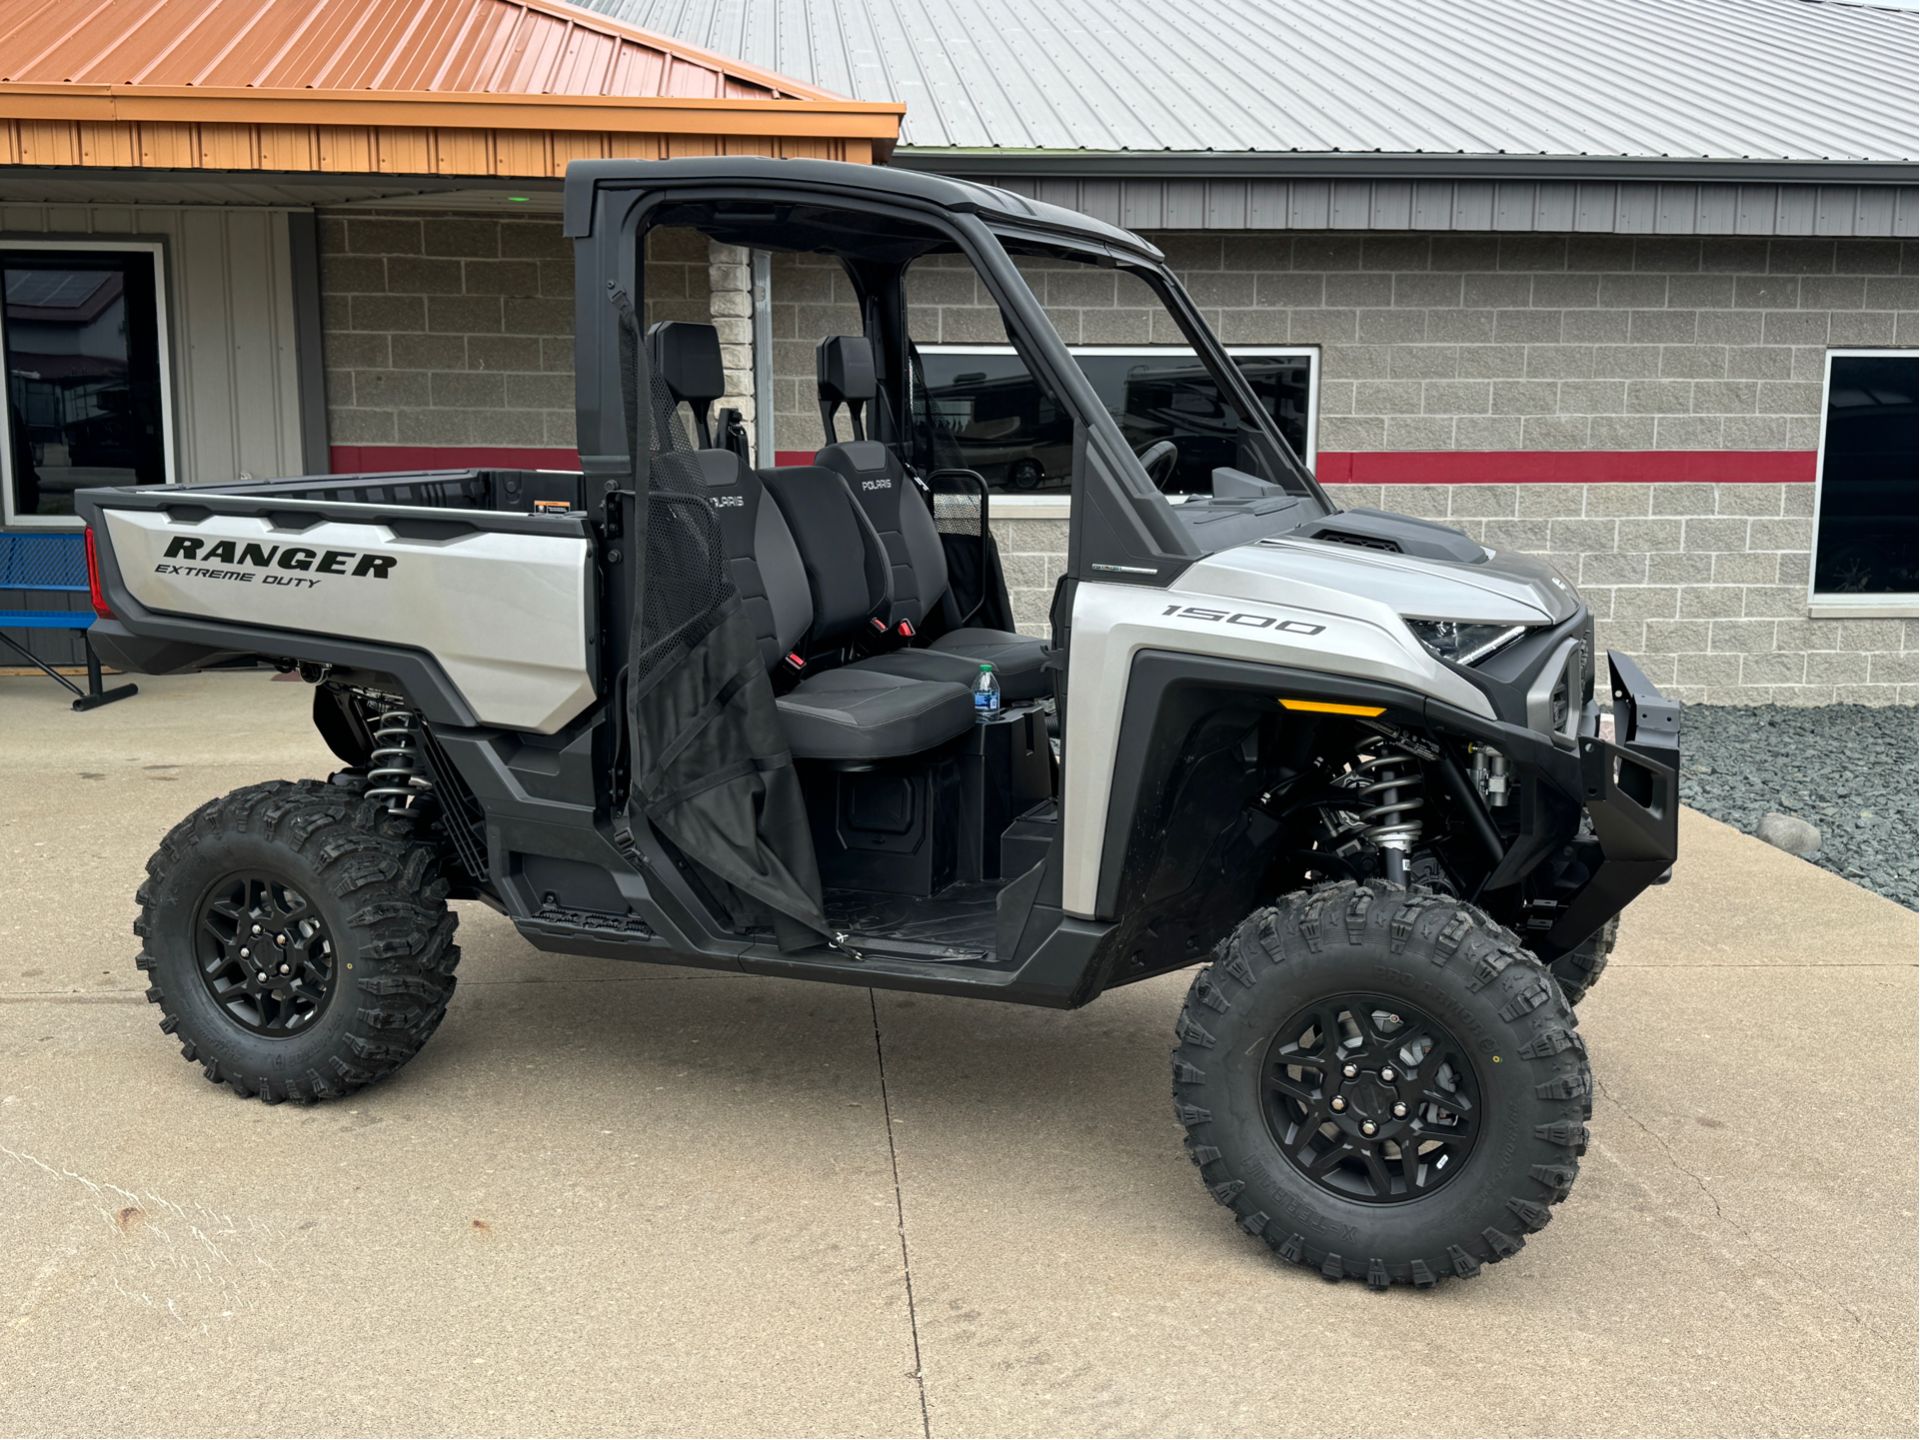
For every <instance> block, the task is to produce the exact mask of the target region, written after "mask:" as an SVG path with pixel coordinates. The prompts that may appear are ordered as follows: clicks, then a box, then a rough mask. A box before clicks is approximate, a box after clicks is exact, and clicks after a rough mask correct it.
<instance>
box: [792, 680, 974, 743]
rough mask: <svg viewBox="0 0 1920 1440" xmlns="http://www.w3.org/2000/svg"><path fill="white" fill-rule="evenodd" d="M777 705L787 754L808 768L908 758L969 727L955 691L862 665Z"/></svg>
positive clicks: (966, 696) (968, 714) (965, 704)
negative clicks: (810, 762)
mask: <svg viewBox="0 0 1920 1440" xmlns="http://www.w3.org/2000/svg"><path fill="white" fill-rule="evenodd" d="M778 703H779V707H780V721H781V724H782V725H784V726H785V727H786V732H787V740H788V743H789V744H790V745H791V746H792V748H793V753H794V754H795V755H799V756H805V757H807V758H810V759H816V760H884V759H888V758H891V757H895V756H901V755H915V754H918V753H920V752H921V751H923V750H931V749H933V748H934V747H936V746H938V745H943V744H945V743H946V742H947V741H949V740H952V739H953V738H955V737H956V736H959V735H964V734H966V733H967V731H968V730H969V729H971V728H972V726H973V723H974V712H973V696H972V695H971V694H970V693H969V692H968V691H967V690H966V689H964V688H963V687H961V686H959V685H952V684H946V683H943V682H940V681H928V680H914V679H910V678H908V677H907V676H904V675H888V674H885V673H884V672H882V671H878V670H871V669H868V668H866V667H865V666H863V665H849V666H843V667H841V668H840V669H838V670H826V671H823V672H821V673H820V674H818V675H815V676H812V677H811V678H809V679H807V680H803V681H801V682H800V685H799V686H798V687H797V688H796V689H794V690H792V691H790V692H789V693H788V694H785V695H782V696H781V697H780V698H779V702H778Z"/></svg>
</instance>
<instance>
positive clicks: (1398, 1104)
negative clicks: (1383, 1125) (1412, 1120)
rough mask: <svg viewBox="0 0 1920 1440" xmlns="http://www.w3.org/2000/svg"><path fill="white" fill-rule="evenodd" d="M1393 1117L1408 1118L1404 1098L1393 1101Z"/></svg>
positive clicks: (1398, 1118) (1397, 1118)
mask: <svg viewBox="0 0 1920 1440" xmlns="http://www.w3.org/2000/svg"><path fill="white" fill-rule="evenodd" d="M1393 1118H1394V1119H1396V1120H1404V1119H1406V1118H1407V1105H1406V1102H1405V1101H1404V1100H1396V1101H1394V1102H1393Z"/></svg>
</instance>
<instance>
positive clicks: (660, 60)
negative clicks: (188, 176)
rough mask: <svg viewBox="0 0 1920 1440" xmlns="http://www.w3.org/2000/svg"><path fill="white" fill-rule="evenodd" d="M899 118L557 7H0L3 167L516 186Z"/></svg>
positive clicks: (83, 0)
mask: <svg viewBox="0 0 1920 1440" xmlns="http://www.w3.org/2000/svg"><path fill="white" fill-rule="evenodd" d="M902 113H903V107H901V106H898V105H888V104H872V103H867V102H860V101H853V100H846V99H843V98H841V97H839V96H835V95H832V94H829V93H828V92H826V91H824V90H820V89H817V88H816V87H814V86H811V85H805V84H802V83H800V82H799V81H796V80H790V79H788V78H787V77H785V76H782V75H775V74H773V73H771V72H768V71H765V70H760V69H757V68H756V67H753V66H750V65H744V64H740V63H738V62H736V61H733V60H729V59H726V58H724V57H722V56H718V55H712V54H708V53H707V52H705V51H702V50H697V49H695V48H693V47H691V46H688V45H683V44H681V43H680V42H678V41H674V40H668V39H665V38H663V37H661V36H658V35H653V34H649V33H648V32H646V31H642V30H636V29H633V28H632V27H630V26H626V25H622V24H620V23H619V22H617V21H614V20H610V19H608V18H606V17H604V16H601V15H597V14H594V13H592V12H590V11H585V10H579V9H575V8H573V7H572V6H570V5H567V4H564V3H561V0H61V3H57V4H50V3H48V0H0V164H13V165H75V166H113V167H134V168H139V167H164V168H190V169H276V170H278V169H290V170H325V171H331V172H349V171H354V170H364V171H367V172H371V173H423V174H435V175H494V176H524V175H547V174H558V173H560V172H561V171H562V170H564V168H565V165H566V161H567V160H568V159H572V158H577V157H580V156H585V155H639V156H658V155H669V154H713V153H730V152H733V151H741V152H745V153H757V154H801V155H814V156H817V155H830V156H834V157H837V158H845V159H878V158H884V156H885V154H886V152H887V151H888V150H890V149H891V147H892V144H893V142H894V140H895V139H896V138H897V136H898V133H899V123H900V116H901V114H902ZM543 132H544V137H545V138H544V139H542V138H541V135H542V133H543Z"/></svg>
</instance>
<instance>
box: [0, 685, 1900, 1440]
mask: <svg viewBox="0 0 1920 1440" xmlns="http://www.w3.org/2000/svg"><path fill="white" fill-rule="evenodd" d="M141 687H142V693H141V695H140V696H139V697H138V698H136V699H134V700H130V701H127V702H125V703H122V704H117V705H113V706H110V707H108V708H107V709H105V710H102V711H99V712H96V713H94V714H91V715H75V714H72V713H70V712H69V711H68V710H67V708H66V705H65V703H64V700H63V698H62V696H61V695H60V694H59V693H58V692H57V691H56V690H55V689H54V687H53V686H52V685H50V684H48V683H47V682H45V681H44V680H30V679H19V680H7V679H0V857H4V859H3V860H0V1039H4V1044H0V1432H5V1433H8V1434H17V1433H58V1434H115V1435H117V1434H133V1433H142V1434H151V1433H160V1434H179V1433H188V1434H192V1433H205V1434H244V1435H327V1434H335V1433H365V1432H375V1433H383V1432H397V1433H421V1432H437V1431H449V1432H471V1433H485V1434H503V1435H504V1434H512V1435H527V1434H604V1433H621V1432H632V1433H648V1434H687V1435H728V1434H760V1433H766V1434H807V1433H844V1434H862V1435H863V1434H906V1435H919V1434H922V1433H926V1434H933V1435H983V1434H1014V1435H1025V1434H1038V1435H1080V1434H1140V1435H1169V1434H1248V1435H1254V1434H1269V1435H1291V1434H1314V1433H1329V1434H1405V1433H1414V1434H1423V1433H1430V1434H1444V1435H1501V1434H1515V1433H1546V1434H1594V1433H1597V1434H1643V1433H1644V1434H1688V1435H1693V1434H1699V1435H1710V1434H1769V1435H1771V1434H1802V1433H1814V1434H1874V1435H1897V1434H1905V1435H1911V1434H1913V1433H1914V1431H1915V1424H1916V1418H1915V1395H1914V1384H1915V1363H1914V1357H1915V1342H1916V1335H1915V1298H1916V1297H1915V1228H1916V1221H1915V1103H1916V1102H1915V1068H1914V1054H1915V970H1914V962H1915V920H1914V916H1913V915H1912V914H1911V913H1909V912H1907V911H1905V910H1903V909H1901V908H1899V907H1897V906H1895V905H1893V904H1892V903H1890V902H1888V901H1885V900H1882V899H1879V898H1877V897H1875V896H1873V895H1870V894H1868V893H1866V892H1865V891H1862V890H1858V889H1855V888H1854V887H1852V886H1850V885H1848V884H1847V883H1846V882H1844V881H1842V880H1839V879H1837V878H1835V877H1833V876H1831V875H1828V874H1825V873H1824V872H1822V871H1820V870H1817V869H1815V868H1813V867H1812V866H1809V865H1805V864H1803V863H1801V862H1799V861H1797V860H1794V859H1791V858H1790V857H1788V856H1786V855H1783V854H1780V853H1778V852H1775V851H1773V850H1770V849H1768V848H1766V847H1764V846H1762V845H1760V844H1759V843H1758V842H1756V841H1753V840H1749V839H1747V838H1745V837H1744V836H1741V835H1739V834H1737V833H1735V832H1734V831H1732V830H1729V829H1727V828H1725V827H1722V826H1720V825H1717V824H1715V823H1713V822H1711V821H1709V820H1705V819H1703V818H1700V817H1698V816H1694V815H1688V816H1687V817H1686V820H1685V823H1684V826H1683V839H1682V845H1683V858H1682V862H1681V866H1680V869H1679V871H1678V875H1677V878H1676V880H1675V882H1674V883H1673V884H1672V885H1671V886H1669V887H1667V888H1666V889H1665V890H1662V891H1658V892H1655V893H1654V894H1653V895H1652V896H1651V897H1649V898H1648V899H1646V900H1645V901H1643V902H1642V903H1641V904H1640V905H1638V906H1637V907H1636V908H1635V909H1634V911H1633V912H1632V914H1631V915H1630V917H1629V920H1628V923H1627V926H1626V929H1625V934H1624V936H1623V939H1622V942H1621V948H1620V952H1619V955H1618V958H1617V959H1616V960H1615V961H1614V965H1613V968H1612V969H1611V970H1610V971H1609V972H1608V975H1607V978H1606V979H1605V981H1604V982H1603V983H1602V984H1601V986H1600V988H1599V990H1598V991H1597V992H1596V993H1595V995H1594V997H1593V998H1592V1000H1591V1001H1590V1002H1589V1003H1588V1004H1587V1006H1586V1007H1585V1009H1584V1011H1583V1017H1582V1018H1583V1025H1584V1030H1585V1033H1586V1036H1587V1040H1588V1043H1589V1045H1590V1047H1591V1049H1592V1052H1593V1059H1594V1068H1595V1072H1596V1074H1597V1075H1598V1076H1599V1078H1600V1080H1601V1083H1602V1086H1603V1091H1602V1094H1601V1097H1600V1099H1599V1101H1598V1105H1597V1108H1596V1111H1595V1114H1594V1119H1593V1146H1592V1149H1591V1150H1590V1151H1589V1153H1588V1156H1587V1159H1586V1162H1585V1165H1584V1168H1583V1171H1582V1174H1581V1178H1580V1182H1579V1185H1578V1186H1577V1188H1576V1189H1575V1192H1574V1195H1573V1198H1572V1199H1571V1200H1570V1201H1569V1202H1568V1204H1567V1205H1566V1206H1564V1207H1563V1208H1562V1209H1561V1210H1560V1211H1559V1212H1558V1215H1557V1218H1556V1220H1555V1221H1554V1223H1553V1225H1552V1226H1551V1227H1550V1228H1549V1229H1547V1230H1546V1231H1545V1232H1544V1233H1542V1234H1541V1235H1539V1236H1538V1237H1536V1238H1535V1239H1534V1240H1533V1241H1532V1242H1531V1243H1530V1244H1529V1245H1528V1246H1527V1248H1526V1250H1525V1251H1524V1252H1523V1253H1522V1254H1521V1255H1520V1256H1518V1257H1517V1258H1516V1259H1514V1260H1512V1261H1510V1262H1508V1263H1506V1264H1504V1265H1500V1266H1498V1267H1496V1268H1494V1269H1491V1270H1489V1271H1487V1272H1486V1273H1485V1275H1484V1276H1483V1277H1482V1278H1481V1279H1480V1280H1478V1281H1476V1282H1473V1283H1471V1284H1452V1285H1447V1286H1443V1287H1442V1288H1441V1289H1440V1290H1438V1291H1437V1292H1433V1293H1416V1292H1411V1291H1408V1292H1401V1291H1394V1292H1391V1293H1387V1294H1374V1293H1371V1292H1369V1291H1367V1290H1366V1289H1365V1288H1363V1287H1360V1286H1357V1285H1342V1286H1329V1285H1327V1284H1325V1283H1324V1282H1322V1281H1321V1280H1320V1279H1318V1278H1317V1277H1315V1276H1314V1275H1312V1274H1309V1273H1307V1272H1305V1271H1301V1270H1294V1269H1289V1268H1286V1267H1284V1266H1282V1265H1280V1264H1278V1263H1277V1262H1276V1261H1274V1260H1272V1259H1271V1258H1270V1257H1269V1256H1268V1255H1267V1253H1266V1252H1265V1251H1264V1250H1263V1249H1262V1248H1261V1247H1259V1246H1257V1245H1255V1244H1253V1243H1252V1242H1250V1241H1249V1240H1247V1238H1246V1237H1245V1236H1243V1235H1241V1234H1239V1233H1238V1232H1237V1231H1236V1230H1235V1229H1234V1228H1233V1226H1232V1225H1231V1224H1230V1223H1229V1221H1228V1218H1227V1216H1226V1213H1225V1212H1224V1211H1222V1210H1220V1209H1219V1208H1218V1207H1217V1206H1215V1204H1214V1203H1213V1201H1212V1200H1211V1199H1209V1198H1208V1197H1207V1195H1206V1194H1205V1192H1204V1191H1202V1189H1201V1188H1200V1186H1199V1184H1198V1183H1197V1182H1196V1180H1195V1177H1194V1174H1193V1171H1192V1168H1191V1167H1190V1166H1189V1165H1188V1164H1187V1162H1186V1160H1185V1158H1184V1157H1183V1155H1182V1153H1181V1149H1180V1143H1179V1137H1178V1134H1177V1131H1176V1129H1175V1126H1174V1123H1173V1120H1172V1118H1171V1115H1170V1113H1169V1104H1168V1098H1167V1097H1168V1082H1167V1050H1168V1046H1169V1043H1170V1029H1171V1025H1172V1021H1173V1016H1174V1012H1175V1008H1176V1005H1177V1001H1178V997H1179V995H1180V994H1181V992H1182V988H1183V987H1184V985H1185V984H1186V977H1185V976H1168V977H1165V978H1163V979H1161V980H1158V981H1154V982H1151V983H1148V984H1144V985H1140V986H1136V987H1134V988H1132V989H1128V990H1123V991H1120V992H1118V993H1116V994H1113V995H1109V996H1107V997H1105V998H1103V999H1101V1000H1100V1001H1099V1002H1097V1003H1096V1004H1095V1005H1093V1006H1091V1007H1090V1008H1088V1009H1087V1010H1085V1011H1082V1012H1079V1013H1077V1014H1055V1013H1051V1012H1037V1011H1025V1010H1019V1009H1013V1008H1006V1007H999V1006H995V1005H993V1004H991V1003H988V1002H981V1001H961V1000H940V999H924V998H916V997H902V996H897V995H887V994H881V995H870V994H869V993H868V992H866V991H863V990H856V989H849V988H841V987H837V986H809V985H806V984H803V983H798V982H782V981H771V980H765V979H751V978H745V977H738V976H724V975H714V974H711V973H706V972H698V973H696V972H690V971H682V970H669V969H659V968H652V967H642V966H629V965H621V964H617V963H612V962H608V963H599V962H592V961H584V960H580V961H576V960H566V959H553V958H544V957H542V956H540V955H538V954H536V953H535V952H534V951H533V950H531V949H530V948H529V947H527V946H526V945H524V944H522V943H521V942H520V941H519V940H518V938H517V937H516V936H515V934H514V932H513V930H512V928H511V927H510V926H508V925H507V924H505V923H504V922H502V921H501V920H499V919H498V918H497V917H496V916H494V915H492V914H491V913H490V912H488V911H486V910H484V909H481V908H479V907H477V906H474V907H467V908H466V909H465V910H464V911H463V914H462V917H461V932H460V938H461V941H462V943H463V946H464V948H465V952H466V953H465V959H464V961H463V963H462V965H461V969H460V987H459V992H458V994H457V995H456V997H455V999H454V1003H453V1007H452V1010H451V1011H450V1013H449V1014H448V1016H447V1020H446V1023H445V1024H444V1025H443V1026H442V1027H441V1030H440V1032H439V1033H438V1035H437V1036H436V1037H435V1038H434V1040H433V1042H432V1043H431V1044H430V1045H429V1046H428V1047H427V1048H426V1050H425V1051H424V1052H423V1053H422V1054H421V1056H420V1058H419V1059H418V1060H416V1061H415V1062H414V1063H413V1064H412V1065H411V1066H409V1067H408V1068H407V1069H406V1070H405V1071H404V1072H402V1074H401V1075H400V1076H399V1077H397V1078H396V1079H395V1080H394V1081H393V1082H392V1083H389V1084H387V1085H385V1086H383V1087H379V1088H377V1089H375V1090H371V1091H367V1092H363V1093H362V1094H361V1095H359V1096H357V1097H355V1098H354V1099H353V1100H351V1101H348V1102H344V1103H337V1104H332V1105H323V1106H320V1107H317V1108H313V1109H298V1108H293V1107H286V1106H283V1107H279V1108H268V1107H266V1106H262V1105H260V1104H257V1103H252V1102H242V1101H240V1100H237V1099H235V1098H234V1097H233V1096H232V1095H230V1094H228V1093H227V1092H225V1091H224V1090H217V1089H215V1088H214V1087H212V1086H210V1085H208V1084H207V1083H206V1082H205V1081H204V1080H202V1079H201V1077H200V1073H199V1071H198V1069H197V1068H195V1067H190V1066H188V1065H185V1064H183V1063H181V1061H180V1059H179V1058H178V1056H177V1054H176V1052H175V1047H174V1046H173V1044H172V1043H171V1042H170V1041H168V1040H166V1039H165V1038H164V1037H162V1036H161V1035H160V1033H159V1032H158V1030H157V1029H156V1028H155V1022H156V1019H157V1018H158V1012H157V1011H155V1010H154V1009H152V1008H151V1007H150V1006H148V1005H147V1004H146V1003H145V1002H144V1001H143V1000H142V998H141V990H142V983H141V980H140V979H139V977H138V976H137V975H136V973H135V971H134V969H133V963H132V957H133V954H134V949H135V945H134V941H133V938H132V936H131V935H130V934H129V933H128V929H127V927H128V923H129V922H130V920H131V919H132V917H133V910H134V907H133V892H134V887H135V885H136V884H137V883H138V881H139V878H140V875H141V867H142V864H143V863H144V861H145V858H146V856H147V854H148V852H149V851H150V850H151V849H152V848H153V846H154V844H155V842H156V841H157V840H158V838H159V837H160V835H161V834H162V833H163V832H164V831H165V830H166V829H167V828H168V827H169V826H170V825H172V824H173V822H174V821H175V820H177V819H178V818H179V817H180V816H181V815H183V814H185V813H186V812H187V811H188V810H189V809H191V808H193V807H194V806H196V805H198V804H200V803H201V802H202V801H203V800H205V799H207V798H209V797H211V796H213V795H215V794H217V793H219V792H222V791H225V790H228V789H230V788H232V787H234V786H237V785H241V784H246V783H249V782H252V781H255V780H261V779H266V778H269V777H273V776H282V775H286V776H292V775H318V774H323V773H325V771H326V769H327V768H328V757H327V755H326V753H325V752H324V750H323V749H322V747H321V746H320V744H319V742H318V740H317V739H316V738H315V737H314V736H313V735H312V734H311V733H310V731H309V728H308V724H307V719H306V715H307V703H308V696H307V691H306V688H305V687H304V686H301V685H296V684H284V683H271V682H269V681H268V680H267V679H266V678H265V677H264V676H262V675H259V674H248V675H228V676H208V677H195V678H185V679H176V680H152V681H149V680H143V681H141ZM1907 798H1910V797H1890V803H1895V802H1897V803H1905V800H1906V799H1907Z"/></svg>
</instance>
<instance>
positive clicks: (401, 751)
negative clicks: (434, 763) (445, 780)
mask: <svg viewBox="0 0 1920 1440" xmlns="http://www.w3.org/2000/svg"><path fill="white" fill-rule="evenodd" d="M369 699H370V700H371V701H372V704H373V715H372V717H371V729H372V731H373V751H372V754H371V755H370V756H369V757H368V758H369V760H370V761H371V764H370V765H369V766H368V768H367V794H368V796H369V797H371V798H374V799H381V800H385V801H386V802H387V813H388V814H389V815H398V816H403V817H404V816H408V815H411V814H412V813H413V808H414V802H415V801H417V800H420V799H423V798H424V797H426V796H427V795H428V794H430V793H432V790H433V781H432V779H431V778H430V777H429V776H428V775H427V773H426V767H425V765H424V764H422V762H421V759H420V717H419V716H418V715H416V714H414V712H413V711H412V710H410V709H408V708H407V707H406V706H404V705H402V704H400V703H398V702H397V701H395V700H392V699H391V698H389V697H387V696H370V697H369Z"/></svg>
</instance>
